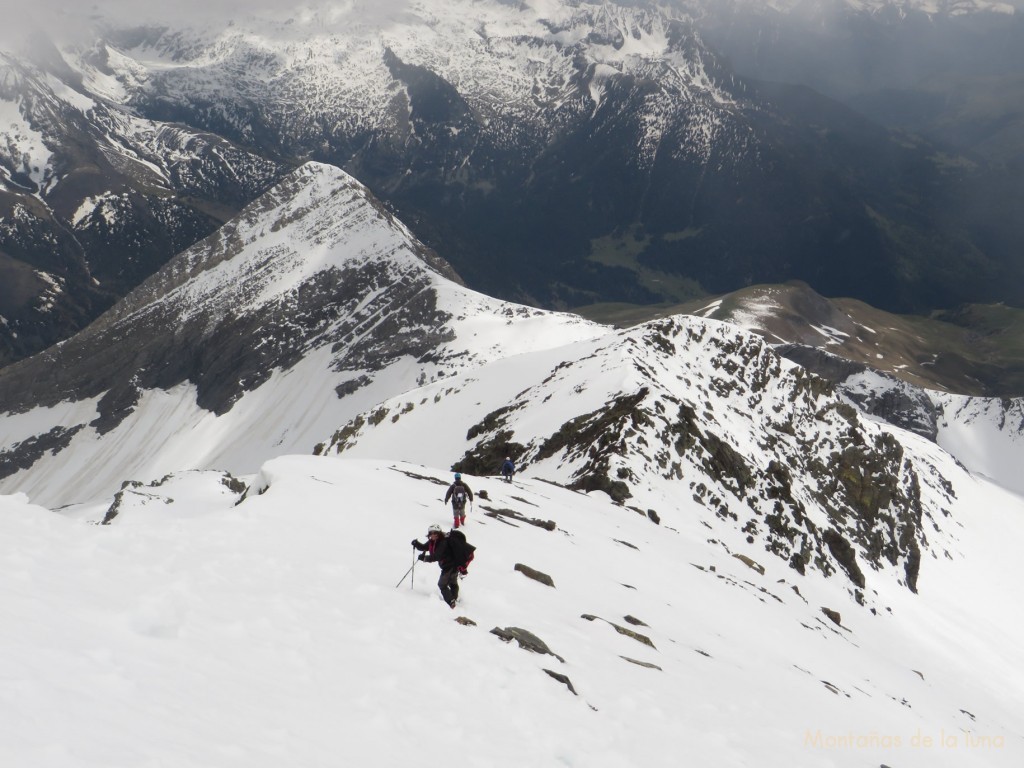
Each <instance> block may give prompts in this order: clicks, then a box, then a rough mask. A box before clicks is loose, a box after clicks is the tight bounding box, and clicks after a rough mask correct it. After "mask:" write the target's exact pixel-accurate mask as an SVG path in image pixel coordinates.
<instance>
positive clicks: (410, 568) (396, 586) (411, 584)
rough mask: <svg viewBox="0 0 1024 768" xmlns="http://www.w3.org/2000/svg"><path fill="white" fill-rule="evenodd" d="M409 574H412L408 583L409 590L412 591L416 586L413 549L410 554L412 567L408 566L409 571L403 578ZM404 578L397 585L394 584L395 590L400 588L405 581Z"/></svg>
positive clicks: (414, 553)
mask: <svg viewBox="0 0 1024 768" xmlns="http://www.w3.org/2000/svg"><path fill="white" fill-rule="evenodd" d="M410 573H411V574H412V579H411V580H410V582H409V589H413V588H414V587H415V585H416V551H415V549H414V550H413V553H412V565H410V566H409V570H408V571H406V572H405V576H408V575H409V574H410ZM405 576H403V577H402V578H401V579H399V580H398V583H397V584H395V589H398V588H399V587H400V586H402V582H403V581H405Z"/></svg>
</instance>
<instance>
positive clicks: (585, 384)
mask: <svg viewBox="0 0 1024 768" xmlns="http://www.w3.org/2000/svg"><path fill="white" fill-rule="evenodd" d="M917 444H918V441H917V439H916V438H914V437H913V436H910V435H908V434H907V433H903V432H902V431H894V430H892V429H891V428H888V425H880V424H875V423H872V422H870V421H867V420H865V419H862V418H861V417H860V416H859V415H858V414H857V413H856V411H854V409H852V408H850V407H849V406H848V405H845V404H844V403H843V401H842V400H841V399H840V398H839V397H837V396H836V395H835V394H834V393H833V392H832V389H831V387H830V385H828V384H827V383H826V382H824V381H822V380H820V379H816V378H815V377H812V376H808V375H807V374H806V372H805V371H804V370H803V369H801V368H799V367H798V366H795V365H793V364H791V363H789V362H788V361H785V360H782V359H780V358H778V357H777V356H776V355H775V354H774V353H773V352H772V351H771V350H770V348H769V347H768V346H767V344H765V343H764V342H763V341H762V340H761V339H759V338H757V337H754V336H751V335H748V334H746V333H744V332H742V331H739V330H737V329H736V328H735V327H733V326H729V325H726V324H721V323H717V322H715V321H701V320H697V319H694V318H684V317H676V318H671V319H668V320H664V321H655V322H652V323H648V324H646V325H643V326H639V327H637V328H635V329H631V330H629V331H621V332H618V333H616V334H613V335H610V336H606V337H602V338H599V339H595V340H593V341H590V342H585V343H579V344H576V345H574V346H573V347H572V348H563V349H559V350H552V351H550V352H544V353H538V354H536V355H533V356H531V357H529V358H517V359H516V360H515V361H514V362H513V361H501V362H499V363H495V364H494V365H492V366H490V367H489V369H483V370H480V371H474V372H472V373H471V374H469V375H467V376H465V377H464V378H463V379H462V380H461V381H446V382H439V383H435V384H432V385H430V386H428V387H424V388H423V389H421V390H416V391H411V392H407V393H405V394H403V395H402V396H400V397H399V398H395V399H393V400H391V401H388V402H384V403H382V404H381V405H380V406H378V407H376V408H374V409H373V410H371V411H370V412H367V413H365V414H362V415H360V416H358V417H357V418H356V419H355V420H353V422H351V423H350V424H348V425H346V426H345V427H343V428H342V429H340V430H339V431H338V432H337V433H336V434H335V436H334V437H333V439H332V440H331V441H330V443H329V444H328V445H327V447H326V449H325V452H326V453H328V454H334V453H338V454H341V455H342V456H346V457H347V456H354V457H366V458H383V457H385V456H388V455H391V456H395V457H398V458H401V459H403V460H406V461H412V462H419V463H427V462H428V461H429V460H430V456H432V455H435V453H436V451H437V450H439V449H440V450H441V451H442V452H443V454H444V455H448V456H452V457H459V456H461V457H462V458H461V459H460V460H458V461H457V462H456V466H458V467H460V468H462V469H463V470H464V471H470V472H474V473H477V474H488V473H496V472H497V470H498V467H499V466H500V463H501V460H502V457H503V456H504V455H505V454H506V453H512V454H514V455H515V457H516V460H517V461H518V462H519V464H520V468H521V471H524V472H525V473H526V474H527V475H528V476H530V477H536V478H541V479H544V480H548V481H551V482H556V483H559V484H562V485H566V486H567V487H569V488H573V489H578V490H583V491H595V490H601V491H604V492H606V493H608V494H609V495H610V496H611V497H612V498H613V499H615V500H617V501H619V502H620V503H623V504H625V505H626V506H628V507H630V508H632V509H634V510H635V511H637V512H638V513H640V514H642V515H649V516H651V517H652V519H661V520H662V521H663V522H664V523H665V524H667V525H670V526H673V527H675V526H678V525H686V524H687V523H686V522H684V521H687V520H688V521H690V522H689V524H694V523H697V522H698V521H699V526H706V527H708V528H710V529H712V530H715V531H718V530H719V528H721V527H723V526H724V527H725V528H727V529H729V530H732V531H733V532H734V533H737V532H742V535H745V536H746V537H747V542H748V543H749V544H754V543H755V541H756V542H757V543H756V545H755V547H754V549H753V551H752V552H751V551H748V552H747V553H746V555H745V556H753V557H755V558H757V559H760V558H763V557H764V556H775V557H779V558H781V559H782V560H783V561H785V562H787V563H788V564H789V566H790V567H792V568H793V569H794V570H795V571H797V572H799V573H804V572H806V571H807V570H810V569H816V570H820V571H821V572H823V573H824V574H826V575H830V574H834V573H837V572H838V573H840V574H842V573H845V575H846V577H847V578H849V580H850V583H851V594H855V595H856V596H857V599H858V600H859V601H864V600H865V591H867V592H868V593H870V589H871V583H873V581H874V577H872V576H871V575H870V573H869V570H876V571H883V572H884V571H888V570H893V571H894V573H893V575H892V576H891V577H889V576H885V577H883V578H894V579H896V580H898V581H900V582H902V583H906V584H907V585H908V586H909V587H910V588H911V589H915V588H916V581H917V575H918V568H919V565H920V559H921V554H922V550H921V548H922V547H925V548H927V547H929V546H931V545H934V546H935V547H938V548H946V549H947V550H948V548H950V547H951V546H952V545H950V544H949V538H948V537H949V532H948V531H944V530H943V529H945V528H948V526H943V525H942V524H941V521H942V520H943V518H945V517H947V516H948V515H949V514H950V509H951V508H952V507H953V505H954V504H955V500H956V490H955V488H956V487H957V485H958V483H960V482H965V481H966V475H965V474H964V473H963V472H959V471H958V472H957V475H959V480H958V481H956V482H955V483H953V485H951V482H953V476H952V475H951V474H950V467H949V466H944V465H943V463H942V462H937V461H936V459H935V458H934V457H933V456H932V451H931V449H930V448H928V449H925V450H924V452H923V453H922V452H921V451H920V450H919V449H917V448H915V446H916V445H917ZM425 445H429V446H430V448H429V449H427V453H423V452H422V451H423V448H422V446H425ZM453 460H454V459H453ZM947 463H948V462H947ZM666 510H668V511H666ZM677 515H681V517H678V516H677ZM931 539H935V540H934V541H930V540H931ZM952 548H954V549H955V547H952ZM769 553H770V554H769ZM865 588H866V589H865ZM867 599H868V600H869V601H870V600H871V598H870V596H869V597H868V598H867Z"/></svg>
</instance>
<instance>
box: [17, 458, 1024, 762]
mask: <svg viewBox="0 0 1024 768" xmlns="http://www.w3.org/2000/svg"><path fill="white" fill-rule="evenodd" d="M426 448H427V446H424V449H426ZM449 480H450V475H449V474H448V473H445V472H443V471H440V470H438V469H434V468H429V467H422V466H418V465H409V464H400V463H391V462H370V461H358V460H346V459H338V458H329V457H319V458H318V457H282V458H280V459H277V460H274V461H272V462H270V463H268V464H267V465H265V466H264V467H263V468H262V469H261V471H260V472H259V474H258V476H256V477H255V478H252V481H253V482H252V486H251V488H250V493H249V494H248V495H247V496H246V497H245V499H244V500H243V501H241V503H239V504H237V505H235V502H237V501H238V499H239V498H240V495H241V489H240V488H236V489H234V490H232V489H230V488H229V487H227V486H226V485H225V483H224V482H223V477H222V476H220V475H218V474H215V473H198V474H197V473H188V474H183V475H175V476H173V477H171V478H168V479H167V480H166V481H165V482H163V483H162V484H160V485H155V486H151V487H141V488H133V489H127V490H126V491H125V493H124V494H122V499H121V504H120V505H119V510H118V514H117V516H116V517H114V518H113V519H112V520H111V522H110V524H109V525H95V524H93V523H96V522H98V521H99V520H100V519H101V518H102V517H103V516H104V514H105V511H106V508H105V507H100V508H94V509H91V510H90V509H78V510H75V512H76V516H74V517H69V516H67V515H63V516H62V515H57V514H54V513H51V512H49V511H47V510H45V509H41V508H39V507H34V506H31V505H29V504H28V503H26V502H25V500H24V499H23V498H21V497H0V561H2V562H3V563H4V571H5V575H6V576H5V578H4V580H3V582H2V584H0V594H2V596H3V602H4V605H5V612H6V616H7V619H6V620H5V621H4V622H3V624H2V626H0V674H2V676H3V678H4V680H6V681H7V682H6V685H5V686H4V687H3V691H2V692H0V714H2V717H0V735H2V738H0V761H2V762H3V763H4V764H9V765H32V766H69V765H74V766H76V768H109V767H110V766H113V765H144V764H154V765H155V764H161V765H173V766H176V768H177V767H179V766H181V767H183V766H209V765H216V766H218V767H219V768H232V767H233V766H239V767H241V766H245V768H262V767H263V766H267V767H268V768H269V767H270V766H275V767H276V766H280V765H282V764H289V765H302V766H309V767H311V768H316V767H319V766H323V767H324V768H326V767H327V766H337V765H338V764H339V761H341V762H344V763H345V764H360V765H374V766H400V765H406V764H409V763H423V762H424V761H427V762H430V761H432V760H435V759H436V753H437V752H438V750H440V751H441V752H444V753H447V752H448V751H450V750H457V752H458V754H459V755H462V756H463V757H461V758H460V760H462V761H463V762H466V763H469V764H472V765H479V766H494V767H495V768H505V767H508V768H512V767H513V766H515V767H516V768H518V767H519V766H523V765H534V766H545V767H547V766H552V767H553V766H578V767H579V768H583V767H586V768H595V767H600V768H622V767H623V766H644V767H645V768H655V767H658V768H660V767H662V766H664V767H665V768H668V767H669V766H673V767H674V766H678V765H680V764H681V763H686V764H694V765H713V766H736V767H737V768H740V767H742V768H748V767H749V766H763V767H764V768H774V767H776V766H778V767H780V768H781V767H782V766H792V765H830V766H843V767H846V766H849V767H850V768H853V767H854V766H864V765H892V766H904V768H908V767H917V766H919V767H920V768H936V766H950V768H953V767H955V768H964V767H965V766H977V767H979V768H980V767H981V766H984V768H999V767H1001V766H1006V767H1007V768H1009V767H1010V766H1016V765H1019V762H1020V756H1021V754H1022V749H1024V733H1022V730H1021V724H1020V717H1019V714H1020V711H1021V706H1022V704H1024V698H1022V697H1024V679H1022V677H1021V670H1022V669H1024V656H1022V653H1024V651H1022V649H1024V642H1022V641H1024V629H1022V627H1021V621H1020V618H1019V611H1015V610H1014V604H1015V599H1016V598H1015V595H1016V589H1017V584H1018V582H1019V579H1020V576H1021V573H1020V565H1019V562H1018V558H1016V557H1013V556H1012V551H1011V548H1010V546H1008V544H1009V543H1010V542H1012V541H1018V540H1019V539H1020V537H1021V536H1022V535H1024V528H1022V521H1024V517H1021V516H1020V515H1019V514H1016V513H1017V512H1019V510H1020V499H1019V497H1009V496H1007V495H1006V494H1004V493H1002V492H1000V491H999V490H997V489H994V488H992V487H991V486H988V485H986V484H985V483H983V482H973V481H972V482H969V483H967V484H966V485H964V486H962V490H963V492H964V496H963V498H962V501H963V508H962V509H958V510H957V512H956V515H957V517H956V518H954V520H953V521H942V523H943V524H946V523H947V522H950V523H951V524H952V525H955V526H956V527H958V528H959V532H958V537H959V551H958V552H957V553H956V555H955V556H952V557H951V558H948V559H947V558H946V557H944V556H938V557H927V558H926V559H925V560H924V562H923V563H922V579H921V582H922V588H921V590H920V593H919V594H917V595H914V594H911V593H910V592H909V591H907V590H905V589H902V588H899V587H897V586H896V585H895V583H893V582H891V581H890V582H885V581H883V582H880V584H879V587H880V595H879V603H880V606H881V608H880V610H878V611H877V612H869V611H867V610H865V609H863V608H860V607H859V606H857V605H856V604H855V603H854V602H853V600H852V599H851V598H850V597H849V596H848V595H846V594H845V589H844V588H843V587H842V586H841V585H840V584H838V583H837V582H836V581H835V580H834V579H832V580H827V579H821V578H820V577H815V576H811V577H799V576H797V575H796V574H794V573H793V572H792V571H791V570H789V569H787V568H786V567H785V565H784V564H783V563H782V562H780V561H776V560H773V559H770V558H769V559H767V560H765V561H764V566H765V571H764V573H759V572H757V571H755V570H752V569H751V568H749V567H748V566H747V565H746V564H744V562H742V561H741V560H739V559H737V558H735V557H731V556H730V555H729V554H728V553H727V552H726V551H725V550H723V549H722V548H720V547H716V546H709V545H708V543H707V541H706V538H707V536H706V534H703V533H700V532H699V530H698V532H696V533H694V532H693V531H691V530H673V529H672V528H670V527H668V526H666V525H661V526H659V525H655V524H654V523H653V522H651V521H650V520H649V519H647V518H646V517H642V516H639V515H636V514H633V513H632V512H630V511H629V510H626V509H623V508H621V507H619V506H616V505H614V504H612V503H610V502H609V501H608V500H607V498H606V497H604V495H603V494H600V493H597V494H589V495H585V494H581V493H573V492H571V491H568V490H565V489H562V488H558V487H555V486H553V485H551V484H549V483H545V482H541V481H539V480H536V479H533V478H521V479H518V480H517V481H516V483H515V484H514V485H512V486H506V485H505V484H503V483H501V482H497V481H494V480H488V479H484V478H472V477H471V478H469V481H470V483H471V484H472V485H473V487H474V488H475V489H476V490H477V491H478V492H479V491H483V490H486V491H488V495H489V496H490V500H489V501H482V500H480V499H479V498H478V499H477V501H476V504H475V508H474V509H473V510H472V511H471V512H470V515H469V520H470V521H469V524H468V527H467V532H468V535H469V539H470V541H471V542H473V543H474V544H475V545H476V546H477V547H478V549H477V556H476V560H475V562H474V563H473V565H472V566H471V568H470V575H469V577H468V578H467V579H466V580H464V581H463V583H462V604H461V605H460V606H459V607H458V609H457V610H456V611H451V610H449V609H448V608H447V607H446V606H445V605H444V604H442V603H441V602H440V601H439V600H438V599H437V597H436V592H437V590H436V587H435V586H434V582H435V581H436V578H437V568H436V566H434V565H429V564H419V565H418V566H417V567H416V568H415V571H414V572H413V574H412V577H411V578H406V579H405V581H404V582H403V583H401V585H400V586H399V587H397V588H396V586H395V585H396V584H398V582H399V580H400V579H401V578H402V576H403V574H405V573H407V572H408V570H409V568H410V565H411V553H412V550H411V549H410V547H409V543H408V542H409V540H410V539H412V538H414V537H419V538H421V539H422V538H423V532H424V531H425V529H426V526H427V525H428V524H431V523H434V522H441V523H443V522H445V518H446V514H445V511H444V509H443V508H442V503H441V500H440V498H441V496H442V494H443V492H444V488H445V485H446V484H447V482H448V481H449ZM257 491H260V493H258V494H257V493H256V492H257ZM967 510H969V512H967ZM513 514H519V515H521V516H522V517H523V518H534V519H540V520H544V521H548V520H550V521H552V522H553V523H554V527H553V529H552V530H547V529H545V528H541V527H537V526H534V525H530V524H528V523H526V522H523V521H522V520H520V519H516V518H514V517H512V516H511V515H513ZM492 515H493V516H492ZM961 525H962V528H961V527H960V526H961ZM1001 542H1002V543H1005V544H1006V546H1004V545H1003V544H1001ZM517 565H521V566H525V567H526V568H529V569H534V570H535V571H539V572H541V573H543V574H546V575H547V576H549V577H550V579H551V581H552V583H553V585H554V586H553V587H552V586H547V585H545V584H542V583H540V582H538V581H535V580H533V579H531V578H528V577H527V576H526V575H524V573H523V570H525V569H522V568H521V569H520V570H516V567H517ZM823 608H825V609H828V610H829V611H834V612H836V613H835V614H834V616H835V621H833V620H832V619H830V618H829V617H828V616H827V615H826V614H825V613H824V612H823ZM456 619H457V620H458V621H456ZM837 622H838V623H837ZM492 630H497V631H499V632H502V633H503V634H505V636H506V637H508V636H510V635H516V636H518V637H520V638H522V643H523V644H525V645H528V646H533V647H536V648H538V649H540V650H539V651H530V650H527V649H526V648H525V647H523V646H522V645H521V644H520V641H519V640H515V639H512V640H510V641H507V642H505V641H503V640H502V639H501V638H500V637H499V636H498V635H496V634H495V633H494V631H492ZM524 631H525V632H524ZM526 633H529V634H526ZM531 635H532V636H533V637H531ZM533 638H536V639H537V640H539V641H540V642H541V643H543V646H539V645H535V644H534V643H533ZM545 649H547V650H548V651H550V653H546V652H544V650H545ZM554 676H561V677H558V678H556V677H554ZM569 685H571V686H572V689H571V690H570V688H569ZM438 745H440V746H438Z"/></svg>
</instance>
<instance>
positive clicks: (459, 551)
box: [412, 533, 476, 571]
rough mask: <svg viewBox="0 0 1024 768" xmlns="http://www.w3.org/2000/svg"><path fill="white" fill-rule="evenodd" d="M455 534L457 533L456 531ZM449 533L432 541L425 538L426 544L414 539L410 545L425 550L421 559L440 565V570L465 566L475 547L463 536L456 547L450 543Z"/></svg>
mask: <svg viewBox="0 0 1024 768" xmlns="http://www.w3.org/2000/svg"><path fill="white" fill-rule="evenodd" d="M455 535H459V534H458V533H456V534H455ZM451 536H452V534H451V533H448V534H445V535H444V536H443V537H442V538H440V539H436V540H434V541H430V540H427V543H426V544H421V543H420V542H419V541H414V542H413V543H412V545H413V546H414V547H416V549H418V550H419V551H420V552H425V553H426V555H425V556H424V557H423V561H424V562H426V563H437V564H438V565H440V566H441V570H443V571H444V570H447V569H449V568H458V567H463V568H464V567H465V566H467V565H469V564H470V562H471V561H472V560H473V556H474V554H475V551H474V550H476V547H474V546H473V545H472V544H468V543H466V541H465V537H463V538H462V539H460V546H459V547H458V548H457V547H456V546H455V545H453V544H452V542H451V540H450V537H451Z"/></svg>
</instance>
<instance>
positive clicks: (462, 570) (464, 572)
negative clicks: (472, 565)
mask: <svg viewBox="0 0 1024 768" xmlns="http://www.w3.org/2000/svg"><path fill="white" fill-rule="evenodd" d="M459 576H463V577H465V576H469V571H467V570H466V568H465V566H463V567H461V568H459Z"/></svg>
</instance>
